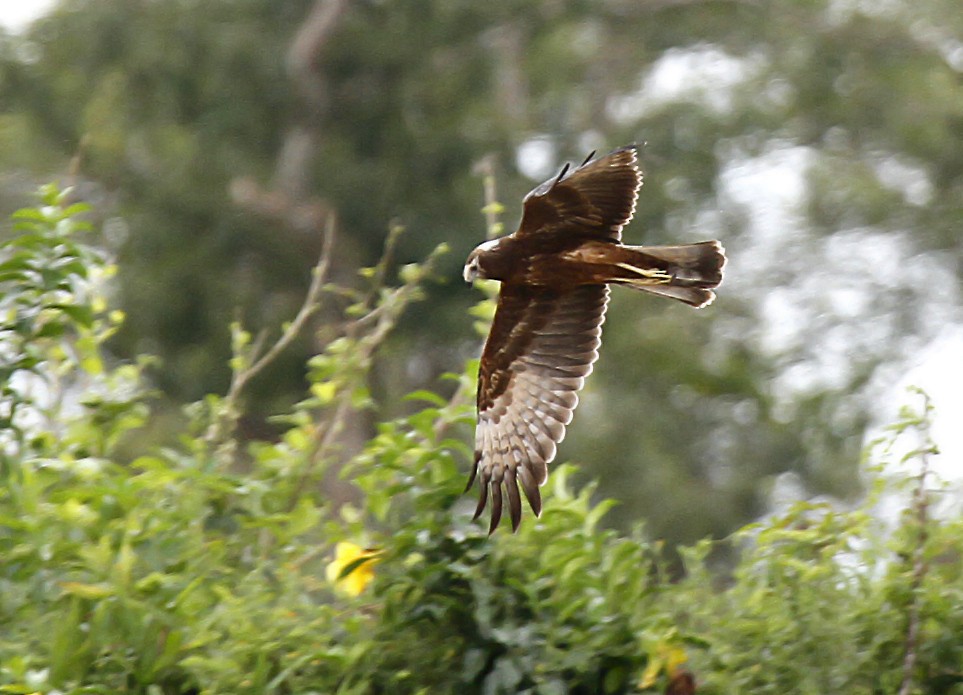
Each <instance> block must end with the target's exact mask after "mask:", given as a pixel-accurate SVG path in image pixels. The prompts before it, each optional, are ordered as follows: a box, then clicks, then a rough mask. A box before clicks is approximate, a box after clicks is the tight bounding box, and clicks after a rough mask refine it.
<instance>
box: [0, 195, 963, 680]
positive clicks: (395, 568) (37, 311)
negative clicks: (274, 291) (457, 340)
mask: <svg viewBox="0 0 963 695" xmlns="http://www.w3.org/2000/svg"><path fill="white" fill-rule="evenodd" d="M68 198H69V194H68V193H64V194H60V193H58V191H57V190H56V189H54V188H52V187H48V188H47V189H46V191H45V193H44V201H43V205H42V206H41V207H39V208H30V209H25V210H22V211H20V212H18V213H17V214H16V215H15V217H14V220H15V223H14V229H15V231H16V235H15V236H14V237H13V238H12V239H11V240H10V241H8V242H6V243H4V244H3V246H2V247H0V290H2V293H0V297H2V300H0V309H2V316H3V320H2V322H0V348H2V351H3V355H4V363H3V370H4V376H5V386H4V388H3V391H2V394H0V413H2V416H3V417H2V420H0V437H2V439H0V441H2V445H3V446H2V450H0V480H2V486H0V552H2V558H3V562H2V563H0V589H2V591H0V626H2V628H3V629H2V631H0V691H2V692H5V693H19V694H23V695H25V694H27V693H35V692H43V693H69V694H71V695H74V694H77V695H80V694H82V693H83V694H87V693H120V692H133V693H147V694H151V695H160V694H170V695H175V694H177V695H181V694H185V695H186V694H188V693H259V694H260V693H335V692H338V693H375V692H395V693H437V692H456V691H458V692H478V693H521V692H527V693H566V692H573V693H601V692H607V693H623V692H631V691H638V692H674V693H680V692H682V693H685V692H691V691H690V690H673V689H672V688H673V687H674V686H673V685H672V683H673V682H676V683H678V682H685V679H686V678H687V677H688V675H691V674H694V675H695V678H696V682H697V683H698V684H699V692H702V693H731V692H753V693H788V692H799V693H832V692H840V693H842V692H846V693H893V692H897V691H898V692H900V693H959V692H963V676H961V672H960V663H961V659H963V579H961V578H963V572H961V570H963V552H961V546H960V544H961V540H960V539H961V537H963V536H961V531H963V523H961V521H960V520H959V519H957V520H955V521H951V522H940V521H937V520H934V518H933V515H932V511H931V503H932V501H934V499H935V497H934V496H935V495H937V494H938V490H939V483H938V481H937V480H936V479H935V478H934V476H933V475H932V473H931V471H930V465H931V458H932V456H934V455H935V454H936V453H937V451H936V447H935V444H934V443H933V442H932V441H931V440H930V438H929V422H930V417H931V412H930V407H929V403H928V400H927V399H926V397H925V396H924V395H922V394H916V395H915V396H914V397H913V399H912V400H913V404H912V407H908V408H906V409H904V411H903V413H902V416H901V420H900V421H899V422H897V423H896V424H895V425H894V426H893V427H891V428H890V431H889V433H888V434H887V436H886V437H885V438H884V439H882V440H881V441H880V442H878V443H877V444H875V445H874V446H873V447H872V448H871V449H870V450H869V453H870V454H872V461H873V464H872V465H869V464H866V465H865V466H864V471H865V473H866V474H867V475H868V476H869V477H870V479H871V480H872V481H873V483H872V493H871V494H870V495H869V497H868V499H867V501H866V502H865V503H864V504H863V505H861V506H859V507H856V508H853V509H850V510H841V509H838V508H834V506H833V505H830V504H828V503H806V502H800V503H797V504H795V505H792V506H791V507H789V508H788V509H787V510H785V511H783V512H780V513H778V514H774V515H772V516H771V517H769V518H767V519H766V520H764V521H762V522H759V523H756V524H753V525H750V526H747V527H745V528H743V529H741V530H740V531H738V532H737V533H735V534H734V535H733V536H732V537H731V538H730V539H729V544H730V545H731V546H732V547H734V548H735V549H737V550H738V551H739V553H738V560H737V561H736V562H734V563H733V564H732V566H731V567H730V568H729V570H728V571H727V572H724V573H720V572H719V571H718V568H715V569H714V568H713V563H712V562H711V558H710V554H711V551H712V550H713V546H714V545H716V544H714V543H713V542H711V541H708V540H707V541H703V542H700V543H698V544H696V545H694V546H692V547H688V548H681V549H680V550H679V552H680V554H681V556H682V558H683V562H684V569H685V573H684V576H682V577H678V576H674V573H673V572H671V571H670V570H669V568H668V566H667V563H666V561H665V556H664V553H663V545H662V544H661V543H659V542H653V541H651V540H649V536H648V535H647V534H646V533H645V532H644V529H643V528H642V527H641V526H640V527H637V528H636V529H635V530H633V531H632V532H631V533H629V534H625V535H623V534H619V533H616V532H615V531H612V530H603V529H601V528H600V527H599V521H600V520H601V518H602V516H603V515H604V514H605V513H606V512H607V511H608V510H609V508H610V506H611V503H610V502H602V503H600V504H596V503H593V502H592V493H593V487H592V486H587V487H584V488H582V489H581V490H577V489H576V488H574V487H573V486H572V484H571V481H570V476H571V473H572V472H573V469H572V467H571V466H567V465H566V466H560V467H556V469H555V471H554V472H553V474H552V476H551V478H550V482H549V485H548V486H547V489H546V493H547V494H546V504H545V512H544V514H543V516H542V518H541V519H538V520H535V519H530V518H529V519H526V521H525V523H524V524H523V526H522V529H521V530H520V531H519V533H518V534H515V535H511V534H507V533H501V534H496V535H495V536H494V537H491V538H489V537H488V536H487V535H486V533H485V530H484V526H482V525H478V524H475V523H472V522H470V521H469V510H470V508H471V506H472V502H471V500H467V499H466V498H465V497H464V495H462V494H461V485H462V480H463V476H462V475H460V474H459V472H460V470H461V469H463V465H464V461H465V460H466V459H467V458H468V457H469V456H470V451H469V450H468V448H467V446H466V444H465V437H464V436H461V433H462V432H463V431H464V430H470V426H471V423H472V420H473V412H472V407H471V397H470V394H471V390H472V384H473V381H474V380H473V372H474V369H475V368H477V365H472V364H470V365H468V368H467V370H466V372H465V373H464V374H453V375H450V377H449V378H450V379H451V380H452V381H453V382H454V383H455V384H457V388H456V390H455V394H454V395H453V396H452V398H451V399H450V400H446V399H445V398H442V397H441V396H438V395H437V394H434V393H432V392H429V391H420V392H416V393H413V394H411V397H410V398H411V400H412V401H413V402H414V403H416V404H417V406H416V407H415V409H414V412H413V413H412V414H411V415H408V416H406V417H402V418H398V419H392V420H386V421H383V422H381V423H380V424H378V426H377V428H376V434H375V435H374V436H373V437H372V438H371V439H369V440H368V441H367V442H366V443H365V444H364V446H363V447H362V448H361V449H360V451H359V452H358V453H357V454H355V455H353V456H351V457H350V458H349V460H348V461H347V463H346V464H345V465H343V466H340V465H339V464H340V462H341V454H342V452H341V450H340V448H339V447H338V446H337V444H336V443H335V441H336V440H335V438H334V434H335V433H337V432H338V430H339V428H340V427H342V426H343V425H344V423H345V422H346V418H347V416H348V413H350V412H353V411H355V410H358V409H368V408H370V407H371V406H372V402H371V400H370V395H369V392H368V388H367V377H368V370H369V368H370V366H371V360H372V358H373V356H374V355H375V353H376V351H377V350H378V349H379V348H380V347H382V346H383V345H384V340H385V337H386V335H387V331H388V330H390V328H391V327H392V326H393V325H394V323H395V321H396V320H397V318H398V316H399V315H400V314H401V312H402V311H403V310H404V309H405V307H406V306H407V305H408V304H409V303H410V302H412V301H416V300H418V299H419V294H420V289H419V288H420V285H421V283H423V282H424V281H425V280H426V278H427V277H428V276H429V275H430V274H431V273H432V272H434V264H435V262H436V260H437V258H436V257H432V258H429V259H428V260H427V261H425V262H424V263H422V264H412V265H408V266H406V267H405V268H404V269H403V270H402V272H401V273H400V278H399V279H398V281H393V280H391V277H393V274H385V275H384V276H382V274H381V272H380V269H384V268H385V266H384V265H382V264H379V265H378V266H376V267H374V268H371V269H370V270H369V271H364V272H362V273H361V275H362V277H366V278H368V279H369V282H370V289H371V292H358V293H357V294H355V293H353V292H352V291H350V290H347V289H345V288H343V287H339V286H337V285H334V284H330V283H328V282H327V278H326V274H327V264H326V263H325V262H324V257H322V262H321V263H320V264H319V265H318V267H317V271H316V274H315V278H316V281H315V282H314V283H313V284H312V292H311V293H309V295H308V298H307V301H306V303H305V305H304V308H303V311H302V312H299V317H300V316H304V315H308V314H310V313H311V312H312V311H315V310H317V309H318V308H319V307H320V306H321V304H320V303H319V300H320V298H322V297H323V296H324V295H325V294H328V293H333V294H337V295H345V294H350V295H353V296H354V299H355V301H353V302H352V303H351V304H350V305H349V306H348V307H347V308H346V311H345V317H344V321H343V322H342V323H340V324H339V326H340V335H338V336H337V337H334V338H332V339H331V341H330V342H328V343H327V344H326V345H325V347H324V348H323V350H321V352H320V353H319V354H318V355H316V356H314V357H313V358H311V360H310V363H309V368H310V383H311V388H310V395H309V396H308V397H307V398H306V399H304V400H303V401H301V402H300V403H298V404H297V405H296V406H295V407H294V408H293V410H291V412H289V413H287V414H285V415H283V416H281V417H280V418H279V420H280V421H281V422H283V428H282V429H283V433H282V435H281V436H280V437H279V438H278V439H277V440H276V441H273V442H267V441H254V442H248V443H246V444H242V443H241V442H239V441H238V439H237V438H236V433H237V432H236V426H237V422H238V416H239V410H238V407H239V405H240V397H241V396H242V394H243V385H244V384H245V383H247V382H248V380H249V379H250V378H253V377H254V376H256V375H257V374H256V373H257V372H258V370H259V369H260V368H261V364H262V358H264V357H265V356H267V355H270V354H272V350H273V348H272V347H269V346H268V345H266V344H262V345H260V346H259V345H258V343H257V342H256V341H254V342H252V341H251V340H250V338H251V336H250V335H249V334H247V333H246V332H245V331H244V330H243V329H242V328H241V327H240V326H238V325H235V326H234V328H233V331H234V348H235V355H234V357H233V358H232V361H231V363H232V368H233V375H234V376H233V379H232V384H233V386H232V388H231V389H230V390H229V392H228V395H227V397H224V398H222V397H218V396H213V395H209V396H207V397H206V398H205V399H204V400H203V401H200V402H197V403H195V404H193V405H192V406H190V407H189V408H188V409H187V424H186V426H185V428H184V430H183V432H182V433H181V435H180V437H179V438H178V441H177V442H176V443H173V444H171V445H170V446H167V447H164V448H161V449H157V450H155V451H152V452H150V453H145V454H142V455H139V456H137V457H136V458H134V459H133V460H128V458H127V456H125V454H124V452H125V450H126V449H127V448H128V447H129V446H130V442H131V440H134V439H136V438H138V437H140V436H142V433H143V430H144V427H145V425H146V424H147V422H148V421H149V419H150V417H151V416H152V408H153V407H154V404H153V402H152V398H151V394H150V392H149V391H148V390H146V389H145V386H144V379H143V377H144V371H143V370H144V366H145V363H144V361H141V362H140V363H139V364H136V365H134V364H126V365H120V366H111V365H110V361H109V360H106V359H105V355H104V352H103V345H104V342H105V341H106V340H107V339H108V338H109V337H110V335H111V333H112V332H113V331H115V330H116V329H117V328H118V326H119V325H120V323H121V321H122V320H123V317H122V315H120V313H119V312H117V311H116V310H114V311H111V310H109V309H108V307H107V303H106V301H105V300H104V297H103V292H104V291H105V290H106V289H107V288H108V287H109V279H110V276H111V274H112V270H113V268H112V266H111V265H110V264H109V263H108V262H107V259H105V258H104V256H103V254H102V253H101V252H99V251H97V250H95V249H93V248H91V247H89V246H87V245H85V244H84V243H83V242H82V241H80V240H79V235H80V234H82V233H83V231H84V230H85V229H89V224H88V223H85V222H82V221H79V220H78V218H77V217H76V216H77V215H81V214H84V213H85V211H86V207H85V206H82V205H73V206H70V207H65V205H64V202H65V200H66V199H68ZM383 281H384V282H385V283H386V284H382V282H383ZM300 322H301V319H299V318H298V319H295V321H294V322H293V323H292V324H291V326H290V327H289V328H288V329H287V330H288V331H290V330H294V328H295V327H296V326H298V325H303V324H301V323H300ZM289 335H290V334H289V333H288V332H285V334H284V336H289ZM285 340H287V338H286V337H282V338H281V342H282V344H283V342H284V341H285ZM901 451H906V452H907V453H905V454H900V453H899V452H901ZM894 459H901V460H900V461H899V463H900V464H902V465H906V466H907V473H906V474H905V475H904V476H903V477H898V478H887V477H885V476H884V475H883V472H884V471H886V470H893V469H892V465H893V463H895V461H894ZM884 464H888V465H884ZM334 468H340V475H341V477H342V478H343V479H344V481H345V482H347V483H350V484H351V485H352V486H353V487H354V489H355V490H356V491H357V493H358V495H357V498H356V500H357V501H355V502H353V503H346V504H342V505H341V506H338V505H337V504H335V502H334V500H333V499H332V498H331V497H330V496H328V495H326V494H325V493H324V491H323V490H324V480H325V477H326V476H327V475H329V474H330V473H331V472H332V469H334ZM884 498H885V499H888V500H889V503H890V506H891V507H892V503H893V502H894V501H896V502H897V503H898V504H899V505H901V506H902V507H903V508H904V510H905V511H904V512H903V513H902V514H901V515H900V516H899V517H898V518H897V519H895V520H894V521H893V522H891V523H886V522H883V521H881V520H880V519H878V518H877V517H875V516H874V515H873V514H872V510H873V508H874V507H875V506H876V505H877V504H879V503H880V502H881V501H882V500H884ZM352 549H354V550H352ZM680 679H681V680H680ZM666 688H668V689H666Z"/></svg>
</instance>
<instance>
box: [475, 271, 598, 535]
mask: <svg viewBox="0 0 963 695" xmlns="http://www.w3.org/2000/svg"><path fill="white" fill-rule="evenodd" d="M608 299H609V290H608V288H607V287H606V286H605V285H585V286H582V287H579V288H578V289H576V290H572V291H568V292H557V291H552V290H544V289H536V288H533V287H529V286H522V285H511V284H507V283H503V284H502V289H501V293H500V294H499V296H498V308H497V310H496V312H495V320H494V322H493V323H492V329H491V332H490V333H489V335H488V341H487V342H486V343H485V349H484V351H483V352H482V358H481V366H480V368H479V373H478V425H477V427H476V429H475V461H474V466H473V468H472V472H471V478H470V480H469V481H468V487H467V488H466V490H467V489H468V488H471V486H472V483H474V481H475V477H476V475H477V476H478V477H479V480H480V484H481V496H480V498H479V500H478V507H477V509H476V510H475V518H478V517H479V516H480V515H481V513H482V512H483V511H484V510H485V506H486V504H487V503H488V496H489V493H491V498H492V520H491V525H490V526H489V533H491V532H493V531H494V530H495V529H496V528H497V527H498V522H499V521H500V520H501V516H502V489H503V486H504V491H505V494H506V495H507V497H508V510H509V514H510V515H511V519H512V529H513V530H514V529H517V528H518V524H519V521H520V520H521V515H522V503H521V499H520V496H519V492H518V488H519V485H520V486H521V488H522V490H523V491H524V492H525V496H526V497H527V498H528V502H529V504H530V505H531V507H532V511H534V512H535V514H536V516H537V515H539V514H541V511H542V500H541V495H540V494H539V491H538V488H539V486H540V485H542V484H543V483H544V482H545V480H546V478H547V477H548V464H549V463H551V462H552V460H553V459H554V458H555V451H556V444H558V443H559V442H561V441H562V439H563V438H564V437H565V426H566V425H568V424H569V423H570V422H571V421H572V411H574V410H575V406H576V405H578V391H579V389H581V388H582V385H583V384H584V383H585V377H586V376H588V375H589V374H590V373H591V371H592V364H593V363H594V362H595V360H596V359H598V347H599V344H600V343H601V335H602V321H603V320H604V319H605V308H606V305H607V304H608Z"/></svg>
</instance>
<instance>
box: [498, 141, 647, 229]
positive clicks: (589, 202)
mask: <svg viewBox="0 0 963 695" xmlns="http://www.w3.org/2000/svg"><path fill="white" fill-rule="evenodd" d="M589 157H591V155H589ZM636 161H637V159H636V154H635V147H634V146H629V147H623V148H621V149H618V150H615V151H614V152H611V153H610V154H607V155H605V156H604V157H601V158H600V159H594V160H591V161H586V162H585V163H583V164H582V165H581V166H580V167H578V168H577V169H575V170H574V171H573V172H571V173H569V174H568V175H567V176H566V172H567V171H568V165H566V166H565V168H564V169H562V172H561V173H560V174H559V175H558V176H556V177H555V178H552V179H549V180H548V181H546V182H545V183H543V184H541V185H540V186H538V187H537V188H535V189H534V190H533V191H532V192H531V193H529V194H528V195H527V196H525V205H524V211H523V213H522V221H521V223H519V225H518V231H517V232H516V234H517V235H518V236H525V235H530V234H538V233H540V232H548V231H559V230H560V229H564V230H565V231H567V232H575V233H578V234H581V235H584V236H588V237H591V238H596V239H605V240H608V241H619V240H621V238H622V227H624V226H625V225H626V224H628V222H629V220H631V219H632V215H633V214H634V213H635V201H636V199H637V198H638V197H639V188H640V187H641V186H642V173H641V172H640V171H639V168H638V166H636Z"/></svg>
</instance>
